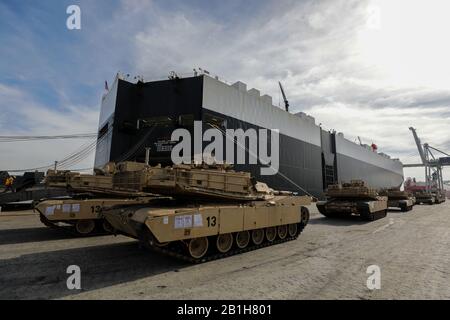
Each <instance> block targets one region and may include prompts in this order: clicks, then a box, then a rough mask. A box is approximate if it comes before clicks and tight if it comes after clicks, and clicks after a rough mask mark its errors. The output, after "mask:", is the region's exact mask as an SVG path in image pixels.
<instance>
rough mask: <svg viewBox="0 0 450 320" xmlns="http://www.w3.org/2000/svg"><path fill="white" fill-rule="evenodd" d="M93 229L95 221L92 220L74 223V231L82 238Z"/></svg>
mask: <svg viewBox="0 0 450 320" xmlns="http://www.w3.org/2000/svg"><path fill="white" fill-rule="evenodd" d="M94 229H95V221H94V220H87V219H84V220H78V221H77V222H76V223H75V230H77V232H78V233H79V234H81V235H83V236H85V235H88V234H90V233H91V232H92V231H94Z"/></svg>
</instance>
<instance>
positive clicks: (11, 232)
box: [0, 227, 74, 244]
mask: <svg viewBox="0 0 450 320" xmlns="http://www.w3.org/2000/svg"><path fill="white" fill-rule="evenodd" d="M71 238H74V235H71V234H70V233H68V232H67V231H64V230H56V229H51V228H48V227H38V228H21V229H6V230H0V244H15V243H26V242H38V241H49V240H60V239H71Z"/></svg>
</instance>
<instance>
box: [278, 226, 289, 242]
mask: <svg viewBox="0 0 450 320" xmlns="http://www.w3.org/2000/svg"><path fill="white" fill-rule="evenodd" d="M277 233H278V237H279V238H280V239H281V240H284V239H286V237H287V235H288V226H287V225H286V224H285V225H282V226H278V228H277Z"/></svg>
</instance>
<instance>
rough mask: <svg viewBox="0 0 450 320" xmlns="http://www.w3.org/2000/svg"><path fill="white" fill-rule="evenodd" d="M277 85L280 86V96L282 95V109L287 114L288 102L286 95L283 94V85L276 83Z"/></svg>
mask: <svg viewBox="0 0 450 320" xmlns="http://www.w3.org/2000/svg"><path fill="white" fill-rule="evenodd" d="M278 85H279V86H280V90H281V94H282V95H283V101H284V108H285V109H286V111H287V112H289V101H288V99H287V98H286V94H285V93H284V89H283V85H282V84H281V82H280V81H278Z"/></svg>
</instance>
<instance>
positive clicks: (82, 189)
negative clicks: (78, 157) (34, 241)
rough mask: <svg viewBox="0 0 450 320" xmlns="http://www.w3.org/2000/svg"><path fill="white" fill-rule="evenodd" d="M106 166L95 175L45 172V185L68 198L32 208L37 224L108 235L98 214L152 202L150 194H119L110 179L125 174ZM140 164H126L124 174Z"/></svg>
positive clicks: (141, 165) (43, 202) (89, 233)
mask: <svg viewBox="0 0 450 320" xmlns="http://www.w3.org/2000/svg"><path fill="white" fill-rule="evenodd" d="M133 164H134V166H133ZM111 166H112V164H108V165H107V166H106V167H105V169H104V170H102V171H97V174H96V175H92V174H80V173H78V172H71V171H54V170H49V171H48V172H47V176H46V185H47V186H50V187H59V188H66V189H67V190H68V191H69V193H70V194H71V197H70V198H60V199H42V200H41V201H37V202H35V204H34V209H35V210H36V211H38V212H39V216H40V219H41V222H42V223H43V224H45V225H46V226H48V227H52V228H57V229H64V230H66V231H69V232H71V233H73V234H75V235H82V236H88V235H99V234H105V233H112V232H113V229H112V227H111V225H110V224H109V223H108V222H107V221H106V220H105V219H104V218H103V215H102V210H103V209H105V208H108V207H111V206H114V205H138V204H145V203H147V202H148V201H150V200H153V199H155V198H161V197H158V196H156V195H154V194H151V193H146V192H139V191H135V190H122V189H121V188H119V189H117V188H115V187H114V176H115V175H123V174H127V172H126V171H123V172H120V171H116V168H115V166H113V170H112V169H111ZM143 167H144V166H143V164H141V163H130V164H128V167H126V168H125V169H126V170H130V171H131V172H136V171H137V170H142V169H143Z"/></svg>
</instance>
